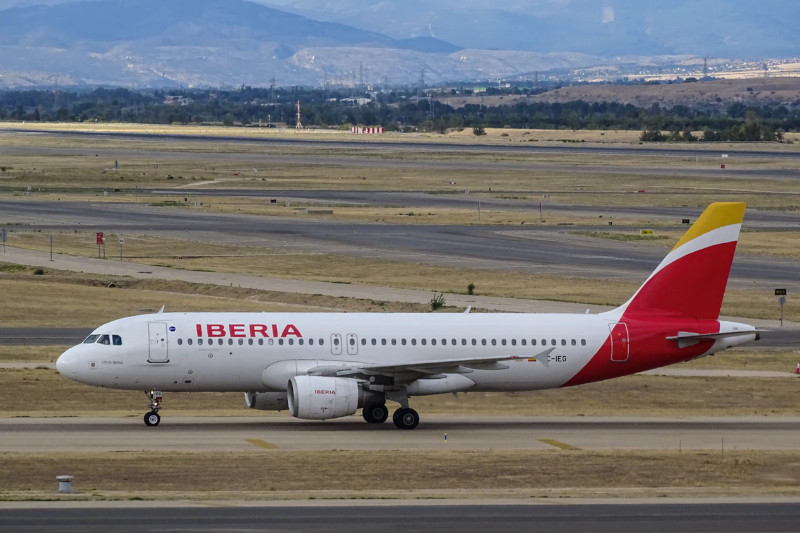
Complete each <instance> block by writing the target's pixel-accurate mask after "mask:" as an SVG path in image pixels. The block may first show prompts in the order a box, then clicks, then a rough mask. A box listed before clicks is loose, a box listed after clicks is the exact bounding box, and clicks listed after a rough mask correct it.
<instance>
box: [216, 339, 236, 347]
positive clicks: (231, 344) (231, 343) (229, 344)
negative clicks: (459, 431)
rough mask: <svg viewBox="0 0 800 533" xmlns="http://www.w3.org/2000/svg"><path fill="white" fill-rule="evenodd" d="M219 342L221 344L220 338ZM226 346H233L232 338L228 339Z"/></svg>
mask: <svg viewBox="0 0 800 533" xmlns="http://www.w3.org/2000/svg"><path fill="white" fill-rule="evenodd" d="M219 343H220V344H222V339H220V340H219ZM228 346H233V339H228Z"/></svg>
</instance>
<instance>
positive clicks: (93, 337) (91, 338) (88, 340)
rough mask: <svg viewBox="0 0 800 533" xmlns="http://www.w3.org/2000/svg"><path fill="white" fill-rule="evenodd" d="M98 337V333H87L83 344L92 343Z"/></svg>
mask: <svg viewBox="0 0 800 533" xmlns="http://www.w3.org/2000/svg"><path fill="white" fill-rule="evenodd" d="M98 337H100V335H89V336H88V337H86V340H85V341H83V344H94V342H95V341H97V339H98Z"/></svg>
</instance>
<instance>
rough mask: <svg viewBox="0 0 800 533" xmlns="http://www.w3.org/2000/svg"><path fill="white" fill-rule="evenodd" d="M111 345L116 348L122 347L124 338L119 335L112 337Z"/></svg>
mask: <svg viewBox="0 0 800 533" xmlns="http://www.w3.org/2000/svg"><path fill="white" fill-rule="evenodd" d="M111 343H112V344H113V345H114V346H122V337H120V336H119V335H111Z"/></svg>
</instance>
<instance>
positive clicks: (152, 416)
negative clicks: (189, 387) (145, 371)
mask: <svg viewBox="0 0 800 533" xmlns="http://www.w3.org/2000/svg"><path fill="white" fill-rule="evenodd" d="M144 393H145V394H146V395H147V397H148V398H149V399H150V406H149V407H150V411H148V413H147V414H146V415H144V424H145V425H146V426H157V425H158V423H159V422H161V416H159V414H158V409H159V408H160V407H161V402H162V401H163V400H164V394H163V393H162V392H161V391H157V390H146V391H144Z"/></svg>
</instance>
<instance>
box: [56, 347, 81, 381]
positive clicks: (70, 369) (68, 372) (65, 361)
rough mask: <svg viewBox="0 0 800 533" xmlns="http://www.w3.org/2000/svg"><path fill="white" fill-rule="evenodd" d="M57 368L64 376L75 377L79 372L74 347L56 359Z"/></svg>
mask: <svg viewBox="0 0 800 533" xmlns="http://www.w3.org/2000/svg"><path fill="white" fill-rule="evenodd" d="M56 370H58V373H59V374H61V375H62V376H64V377H67V378H71V379H74V378H75V374H76V372H77V361H76V357H75V350H74V348H70V349H69V350H67V351H66V352H64V353H62V354H61V355H60V356H59V357H58V359H56Z"/></svg>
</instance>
